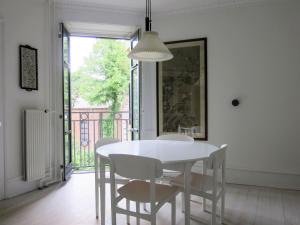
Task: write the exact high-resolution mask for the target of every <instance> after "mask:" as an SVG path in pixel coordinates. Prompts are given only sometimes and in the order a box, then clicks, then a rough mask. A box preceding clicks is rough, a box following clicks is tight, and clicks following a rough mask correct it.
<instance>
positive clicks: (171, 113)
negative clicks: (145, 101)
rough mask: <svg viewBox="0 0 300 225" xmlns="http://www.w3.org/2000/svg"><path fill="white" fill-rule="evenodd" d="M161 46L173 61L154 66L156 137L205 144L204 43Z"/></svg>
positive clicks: (193, 42)
mask: <svg viewBox="0 0 300 225" xmlns="http://www.w3.org/2000/svg"><path fill="white" fill-rule="evenodd" d="M165 44H166V45H167V47H168V48H169V49H170V51H171V52H172V54H173V55H174V58H173V59H172V60H169V61H164V62H159V63H157V135H162V134H172V133H182V134H187V135H189V136H191V137H193V138H195V139H198V140H207V134H208V131H207V39H206V38H200V39H192V40H182V41H174V42H166V43H165Z"/></svg>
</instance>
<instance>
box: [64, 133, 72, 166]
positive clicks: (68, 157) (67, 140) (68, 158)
mask: <svg viewBox="0 0 300 225" xmlns="http://www.w3.org/2000/svg"><path fill="white" fill-rule="evenodd" d="M69 148H70V135H69V134H66V135H65V164H66V165H68V164H69V163H70V162H71V155H70V151H68V150H69Z"/></svg>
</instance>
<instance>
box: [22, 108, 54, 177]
mask: <svg viewBox="0 0 300 225" xmlns="http://www.w3.org/2000/svg"><path fill="white" fill-rule="evenodd" d="M48 126H49V115H48V113H46V112H44V111H43V110H35V109H26V110H25V111H24V156H25V157H24V161H25V162H24V167H25V168H24V170H25V180H26V181H34V180H39V179H42V178H44V177H45V174H46V152H47V149H48V147H47V135H48Z"/></svg>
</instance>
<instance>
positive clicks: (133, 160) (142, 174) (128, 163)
mask: <svg viewBox="0 0 300 225" xmlns="http://www.w3.org/2000/svg"><path fill="white" fill-rule="evenodd" d="M109 158H110V162H111V171H112V172H114V173H116V174H118V175H120V176H122V177H125V178H129V179H140V180H149V179H155V178H159V177H161V176H162V171H163V170H162V164H161V162H160V161H159V160H157V159H153V158H148V157H142V156H134V155H126V154H111V155H109Z"/></svg>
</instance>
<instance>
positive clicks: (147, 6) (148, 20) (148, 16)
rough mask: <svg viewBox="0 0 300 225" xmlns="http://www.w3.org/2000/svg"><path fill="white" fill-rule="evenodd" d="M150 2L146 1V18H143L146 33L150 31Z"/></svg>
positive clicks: (149, 0)
mask: <svg viewBox="0 0 300 225" xmlns="http://www.w3.org/2000/svg"><path fill="white" fill-rule="evenodd" d="M151 17H152V15H151V0H146V18H145V25H146V26H145V29H146V31H151V22H152V19H151Z"/></svg>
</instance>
